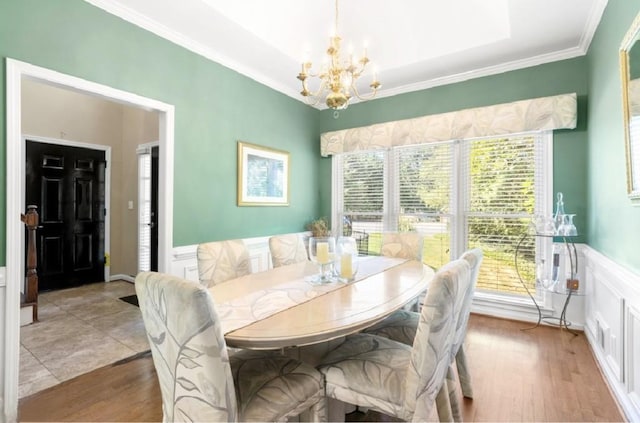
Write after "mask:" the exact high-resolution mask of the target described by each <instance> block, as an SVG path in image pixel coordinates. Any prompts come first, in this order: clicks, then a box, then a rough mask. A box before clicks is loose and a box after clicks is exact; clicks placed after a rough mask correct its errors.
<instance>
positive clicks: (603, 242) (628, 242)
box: [587, 0, 640, 273]
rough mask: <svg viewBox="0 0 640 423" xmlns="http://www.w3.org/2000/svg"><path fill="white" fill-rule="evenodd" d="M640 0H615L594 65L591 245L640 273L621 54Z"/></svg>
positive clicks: (638, 217) (639, 224)
mask: <svg viewBox="0 0 640 423" xmlns="http://www.w3.org/2000/svg"><path fill="white" fill-rule="evenodd" d="M638 12H640V0H609V3H608V6H607V8H606V10H605V13H604V16H603V18H602V20H601V22H600V25H599V26H598V31H597V32H596V35H595V37H594V39H593V41H592V43H591V46H590V48H589V53H588V55H587V60H588V64H589V70H590V72H589V97H590V101H589V108H588V112H589V136H588V149H589V153H588V156H587V157H588V193H589V195H588V203H587V204H588V207H589V210H590V213H589V225H588V227H589V234H588V239H589V244H590V245H591V246H592V247H593V248H595V249H596V250H598V251H600V252H601V253H603V254H604V255H606V256H608V257H610V258H611V259H613V260H615V261H617V262H618V263H620V264H622V265H624V266H626V267H628V268H629V269H631V270H633V271H635V272H637V273H640V253H639V252H638V246H639V245H640V241H639V239H640V206H632V205H631V202H630V200H629V199H628V197H627V186H626V173H625V172H626V161H625V152H624V132H623V131H624V127H623V122H622V92H621V87H620V73H619V68H618V64H619V63H618V50H619V48H620V44H621V42H622V39H623V38H624V35H625V34H626V32H627V29H628V28H629V26H630V25H631V23H632V21H633V19H634V17H635V16H636V15H637V14H638Z"/></svg>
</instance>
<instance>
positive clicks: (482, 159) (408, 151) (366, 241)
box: [333, 132, 552, 296]
mask: <svg viewBox="0 0 640 423" xmlns="http://www.w3.org/2000/svg"><path fill="white" fill-rule="evenodd" d="M551 139H552V135H551V132H544V133H530V134H517V135H511V136H506V137H505V136H501V137H493V138H481V139H473V140H455V141H447V142H438V143H427V144H420V145H414V146H408V147H395V148H392V149H389V150H375V151H366V152H355V153H344V154H340V155H335V156H333V178H334V185H333V186H334V199H333V219H334V222H342V225H341V228H340V230H341V232H342V234H345V235H351V236H354V237H355V238H356V241H358V245H359V249H360V253H361V254H379V251H380V234H381V232H383V231H417V232H420V233H421V234H423V235H424V237H425V242H424V252H423V256H424V261H425V263H426V264H428V265H430V266H432V267H434V268H439V267H440V266H442V265H443V264H444V263H446V262H448V261H449V260H451V259H454V258H457V257H459V256H460V254H461V253H462V252H463V251H465V250H466V249H468V248H474V247H480V248H482V249H483V251H484V256H485V259H484V261H483V266H482V268H481V271H480V276H479V280H478V290H481V291H488V292H492V293H498V294H508V295H515V296H521V295H526V291H525V290H524V288H523V287H522V285H521V284H520V280H519V279H518V277H517V273H516V271H515V265H514V254H515V248H516V245H517V243H518V241H519V240H520V237H521V235H522V234H524V233H526V231H527V227H528V224H529V222H530V220H531V217H532V216H533V215H534V214H547V215H549V214H550V213H551V210H550V207H549V205H548V202H547V201H546V199H547V198H551V177H552V175H551V169H552V167H551V164H552V163H551V162H552V160H551V154H550V151H551ZM338 226H340V225H338ZM334 227H335V225H334ZM536 250H537V248H536V240H535V239H533V238H532V239H527V240H526V242H524V243H523V244H522V245H521V250H520V253H519V257H520V258H522V259H521V260H520V259H519V269H520V271H521V273H523V274H524V276H525V279H526V280H528V281H530V282H531V285H530V286H529V288H530V289H531V290H532V291H535V286H534V285H535V283H534V280H535V278H534V277H533V274H534V269H535V265H534V264H535V257H536Z"/></svg>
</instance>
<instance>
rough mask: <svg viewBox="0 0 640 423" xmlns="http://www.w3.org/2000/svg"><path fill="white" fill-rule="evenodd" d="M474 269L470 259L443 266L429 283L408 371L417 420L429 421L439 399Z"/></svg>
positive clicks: (408, 404)
mask: <svg viewBox="0 0 640 423" xmlns="http://www.w3.org/2000/svg"><path fill="white" fill-rule="evenodd" d="M470 275H471V271H470V269H469V263H467V261H466V260H461V259H458V260H454V261H451V262H449V263H447V264H446V265H444V266H442V267H441V268H440V269H439V270H438V271H437V272H436V274H435V276H434V278H433V280H432V281H431V283H430V284H429V290H428V291H427V296H426V298H425V302H424V305H423V306H422V310H421V313H420V320H419V323H418V328H417V331H416V337H415V339H414V341H413V349H412V351H411V364H410V365H409V369H408V371H407V380H406V384H405V398H404V409H405V410H406V412H407V413H408V414H412V415H413V421H428V420H429V419H430V417H431V416H432V414H431V413H432V411H433V406H434V404H435V398H436V396H437V395H438V392H439V391H440V388H441V387H442V385H443V384H444V383H445V377H446V374H447V370H448V368H449V365H450V364H451V349H452V346H453V341H454V336H455V333H456V323H457V320H458V318H457V313H456V312H457V309H458V308H459V307H460V304H461V303H462V300H461V298H462V297H463V295H464V292H466V290H467V289H468V285H469V283H470Z"/></svg>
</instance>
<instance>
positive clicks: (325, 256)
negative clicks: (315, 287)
mask: <svg viewBox="0 0 640 423" xmlns="http://www.w3.org/2000/svg"><path fill="white" fill-rule="evenodd" d="M309 258H310V259H311V261H312V262H314V263H316V264H317V265H318V274H317V275H313V276H312V277H311V278H310V279H308V281H309V282H311V283H317V284H321V283H328V282H335V277H334V273H333V267H334V262H335V258H336V239H335V238H334V237H331V236H328V237H311V238H309Z"/></svg>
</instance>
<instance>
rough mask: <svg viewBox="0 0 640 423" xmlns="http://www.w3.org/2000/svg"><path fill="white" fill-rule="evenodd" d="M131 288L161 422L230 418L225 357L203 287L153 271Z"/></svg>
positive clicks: (233, 413) (232, 407) (233, 412)
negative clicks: (156, 386)
mask: <svg viewBox="0 0 640 423" xmlns="http://www.w3.org/2000/svg"><path fill="white" fill-rule="evenodd" d="M135 288H136V294H137V295H138V302H139V304H140V311H141V312H142V319H143V321H144V327H145V330H146V332H147V338H148V339H149V344H150V345H151V355H152V357H153V364H154V366H155V368H156V373H157V374H158V381H159V383H160V391H161V394H162V412H163V421H164V422H174V421H182V422H186V421H236V420H237V403H236V396H235V391H234V385H233V378H232V375H231V368H230V366H229V357H228V355H227V349H226V345H225V341H224V337H223V335H222V330H221V328H220V321H219V319H218V316H217V314H216V311H215V309H214V305H213V300H212V298H211V295H210V293H209V292H208V291H207V289H206V288H205V287H204V286H202V285H200V284H198V283H195V282H191V281H186V280H183V279H180V278H178V277H175V276H171V275H164V274H160V273H153V272H143V273H140V274H138V276H137V277H136V280H135Z"/></svg>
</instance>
